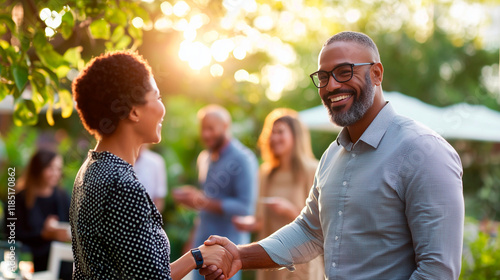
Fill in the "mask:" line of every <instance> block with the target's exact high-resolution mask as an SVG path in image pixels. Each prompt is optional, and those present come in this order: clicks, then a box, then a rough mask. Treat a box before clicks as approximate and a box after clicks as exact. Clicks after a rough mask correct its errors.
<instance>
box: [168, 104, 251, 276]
mask: <svg viewBox="0 0 500 280" xmlns="http://www.w3.org/2000/svg"><path fill="white" fill-rule="evenodd" d="M198 119H199V120H200V122H201V139H202V141H203V143H204V144H205V146H206V147H207V149H206V150H204V151H202V152H201V153H200V155H199V157H198V171H199V182H200V185H201V188H202V190H203V191H199V190H197V189H196V188H194V187H190V186H186V187H183V188H178V189H176V190H174V198H175V200H176V201H177V202H179V203H181V204H183V205H186V206H188V207H190V208H193V209H196V210H199V211H200V212H199V216H198V225H197V227H196V230H195V234H194V244H192V245H190V247H192V246H200V245H202V244H203V241H205V240H206V239H207V238H208V237H209V236H210V235H215V234H216V235H224V236H227V237H228V238H229V240H231V241H232V242H234V243H236V244H247V243H249V242H250V233H248V232H242V231H239V230H238V229H237V228H236V227H235V226H234V224H233V222H232V218H233V216H246V215H253V214H254V212H255V202H256V199H257V193H258V186H257V178H258V164H257V158H256V157H255V155H254V154H253V153H252V152H251V151H250V150H249V149H248V148H247V147H245V146H244V145H243V144H241V143H240V142H239V141H238V140H236V139H234V138H232V137H231V133H230V127H231V116H230V115H229V113H228V112H227V110H226V109H225V108H223V107H221V106H218V105H208V106H206V107H204V108H202V109H201V110H200V111H199V112H198ZM196 278H201V279H203V277H202V276H200V275H198V274H195V279H196ZM240 278H241V274H237V275H235V276H234V277H233V279H235V280H238V279H240Z"/></svg>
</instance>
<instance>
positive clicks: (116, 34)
mask: <svg viewBox="0 0 500 280" xmlns="http://www.w3.org/2000/svg"><path fill="white" fill-rule="evenodd" d="M124 34H125V28H123V26H117V27H116V28H115V30H113V35H111V38H110V40H111V42H113V43H116V42H118V40H120V38H121V37H122V36H123V35H124Z"/></svg>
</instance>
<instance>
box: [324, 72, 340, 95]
mask: <svg viewBox="0 0 500 280" xmlns="http://www.w3.org/2000/svg"><path fill="white" fill-rule="evenodd" d="M328 79H329V80H328V84H327V85H326V90H327V91H328V92H332V91H334V90H335V89H338V88H339V87H341V86H342V83H339V82H337V80H335V78H334V77H333V75H330V77H328Z"/></svg>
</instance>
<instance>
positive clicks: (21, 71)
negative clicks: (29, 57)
mask: <svg viewBox="0 0 500 280" xmlns="http://www.w3.org/2000/svg"><path fill="white" fill-rule="evenodd" d="M12 75H13V76H14V82H15V83H16V86H17V89H18V90H19V92H22V91H23V90H24V87H25V86H26V83H28V68H26V67H24V66H21V65H14V66H12Z"/></svg>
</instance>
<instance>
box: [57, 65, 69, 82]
mask: <svg viewBox="0 0 500 280" xmlns="http://www.w3.org/2000/svg"><path fill="white" fill-rule="evenodd" d="M69 70H71V68H70V67H69V66H66V65H61V66H59V67H57V69H55V73H56V75H57V77H59V78H60V79H64V78H65V77H66V75H68V72H69Z"/></svg>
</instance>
